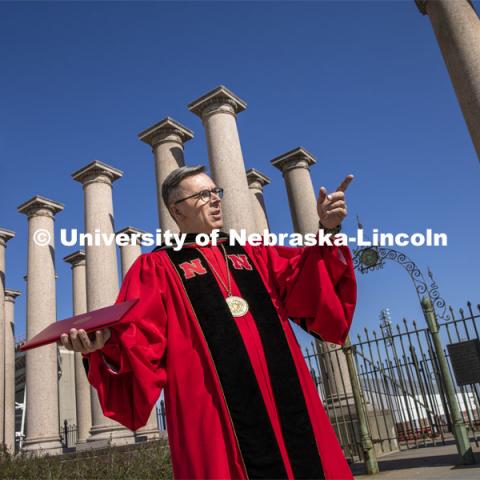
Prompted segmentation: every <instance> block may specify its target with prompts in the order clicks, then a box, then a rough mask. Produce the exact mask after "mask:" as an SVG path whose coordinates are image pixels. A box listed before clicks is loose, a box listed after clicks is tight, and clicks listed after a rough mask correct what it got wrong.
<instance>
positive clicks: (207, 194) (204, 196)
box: [174, 187, 223, 205]
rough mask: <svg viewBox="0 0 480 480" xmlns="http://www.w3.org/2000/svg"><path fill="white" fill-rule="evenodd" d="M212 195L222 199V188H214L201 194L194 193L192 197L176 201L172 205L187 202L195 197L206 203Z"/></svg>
mask: <svg viewBox="0 0 480 480" xmlns="http://www.w3.org/2000/svg"><path fill="white" fill-rule="evenodd" d="M212 193H214V194H215V195H216V196H217V197H219V198H222V197H223V188H220V187H215V188H212V189H211V190H202V191H201V192H198V193H194V194H193V195H190V196H188V197H185V198H182V199H181V200H177V201H176V202H174V205H177V204H178V203H180V202H183V201H185V200H188V199H189V198H196V197H197V198H199V199H200V200H201V201H202V202H208V201H209V200H210V198H211V197H212Z"/></svg>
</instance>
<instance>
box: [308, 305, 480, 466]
mask: <svg viewBox="0 0 480 480" xmlns="http://www.w3.org/2000/svg"><path fill="white" fill-rule="evenodd" d="M479 319H480V306H479V305H477V307H476V311H474V310H473V308H472V305H471V303H470V302H469V303H468V304H467V309H466V310H463V309H460V310H459V312H458V314H455V312H454V311H453V309H451V308H450V318H448V320H444V321H442V322H440V323H438V331H439V335H440V338H441V340H442V343H443V345H444V346H445V348H444V351H443V353H444V355H445V357H446V359H447V363H448V370H449V373H450V375H451V377H452V378H453V383H454V401H456V402H457V404H458V407H459V409H460V412H461V415H462V418H463V420H464V422H465V424H466V426H467V428H468V433H469V435H470V436H471V437H473V439H474V441H475V442H476V443H477V445H478V441H477V434H478V432H479V430H480V395H479V394H480V383H478V381H479V380H478V379H477V378H476V377H475V375H470V378H471V379H472V382H473V381H474V383H471V384H466V385H465V384H460V385H459V384H458V383H457V377H456V375H455V374H457V375H458V374H459V369H460V370H462V368H463V369H468V368H470V369H471V368H474V366H473V365H472V364H470V365H469V364H468V361H469V359H468V357H466V358H464V359H463V363H464V365H463V366H462V364H461V361H460V364H459V362H458V361H455V362H454V363H456V365H454V364H453V363H452V358H451V354H450V351H452V352H455V351H457V352H458V350H459V349H460V350H464V349H465V348H464V346H466V345H467V344H468V345H469V347H471V348H474V347H475V348H478V351H479V352H480V347H479V346H480V337H479V334H478V330H479V328H478V326H479V325H478V323H479ZM419 323H420V322H416V321H413V322H411V323H409V322H407V321H406V320H405V319H404V320H403V321H402V322H401V323H400V324H398V325H387V326H386V327H387V328H381V329H379V331H370V330H368V329H365V330H364V332H363V334H362V335H358V336H357V338H356V339H355V340H354V339H353V338H352V339H351V343H352V347H351V348H352V352H353V356H354V358H355V368H356V375H357V377H358V379H359V384H360V389H361V393H362V396H363V406H362V408H363V409H364V412H365V414H366V418H367V427H368V431H369V434H370V437H371V440H372V442H373V445H374V448H375V452H376V454H377V455H378V454H384V453H387V452H390V451H394V450H399V449H405V448H412V447H419V446H425V445H437V444H444V443H445V441H446V439H447V438H451V434H452V418H451V417H452V416H451V412H450V408H449V398H447V394H448V392H447V389H446V388H445V378H444V377H445V374H444V372H443V371H442V369H441V368H440V365H439V358H438V351H437V350H436V349H435V346H434V343H433V342H432V332H431V331H430V329H429V328H428V327H427V326H426V323H425V322H422V324H421V325H419ZM384 327H385V325H384ZM472 344H473V345H472ZM462 354H464V353H462ZM457 356H458V354H457ZM471 358H473V357H471ZM305 359H306V361H307V364H308V366H309V368H310V371H311V374H312V377H313V379H314V381H315V384H316V386H317V390H318V393H319V395H320V397H321V398H322V401H323V403H324V405H325V408H326V410H327V413H328V415H329V417H330V420H331V422H332V425H333V426H334V428H335V430H336V432H337V435H338V438H339V440H340V443H341V444H342V446H343V449H344V452H345V455H346V456H347V458H350V459H351V460H352V461H355V460H365V459H364V451H363V449H362V443H361V438H360V433H359V432H360V429H359V419H358V417H359V416H358V412H357V408H358V405H356V404H355V402H354V397H353V391H352V381H351V378H350V375H349V373H348V368H347V361H346V356H345V351H344V349H343V348H341V347H339V346H337V345H333V344H326V343H320V342H316V343H312V345H311V347H310V348H307V349H306V351H305ZM454 367H456V371H455V368H454ZM470 373H471V372H470ZM450 400H451V399H450Z"/></svg>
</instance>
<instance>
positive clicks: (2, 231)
mask: <svg viewBox="0 0 480 480" xmlns="http://www.w3.org/2000/svg"><path fill="white" fill-rule="evenodd" d="M13 237H15V232H14V231H13V230H8V229H7V228H1V227H0V245H1V246H2V247H5V246H6V245H7V242H8V241H9V240H11V239H12V238H13Z"/></svg>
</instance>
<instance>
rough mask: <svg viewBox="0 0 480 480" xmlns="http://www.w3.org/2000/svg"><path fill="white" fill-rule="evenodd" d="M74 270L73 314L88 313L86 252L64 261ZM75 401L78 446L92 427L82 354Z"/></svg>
mask: <svg viewBox="0 0 480 480" xmlns="http://www.w3.org/2000/svg"><path fill="white" fill-rule="evenodd" d="M63 260H64V261H65V262H67V263H69V264H70V265H71V268H72V301H73V314H74V315H81V314H82V313H85V312H86V311H87V283H86V260H85V252H83V251H77V252H74V253H72V254H70V255H67V256H66V257H65V258H64V259H63ZM75 399H76V413H77V444H80V443H84V442H86V441H87V438H88V436H89V432H90V428H91V427H92V410H91V395H90V384H89V383H88V379H87V375H86V373H85V368H84V367H83V362H82V354H81V353H75Z"/></svg>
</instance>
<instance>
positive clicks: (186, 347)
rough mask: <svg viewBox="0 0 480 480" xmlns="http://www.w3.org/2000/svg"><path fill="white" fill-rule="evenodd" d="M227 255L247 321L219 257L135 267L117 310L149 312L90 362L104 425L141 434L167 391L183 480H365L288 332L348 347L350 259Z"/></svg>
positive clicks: (212, 252)
mask: <svg viewBox="0 0 480 480" xmlns="http://www.w3.org/2000/svg"><path fill="white" fill-rule="evenodd" d="M224 245H225V247H226V252H227V254H228V258H229V267H230V272H231V288H232V293H233V295H238V296H241V297H243V298H246V299H247V300H248V301H249V311H248V312H247V313H246V314H245V315H244V316H242V317H233V316H232V315H231V314H230V312H229V310H228V307H227V306H226V302H225V301H224V298H225V297H226V291H225V289H224V287H223V286H222V284H221V282H218V280H217V279H216V275H220V276H221V278H222V279H223V281H224V283H226V279H227V271H226V268H225V257H224V252H223V250H222V249H221V248H220V247H219V246H207V247H197V248H193V247H184V248H183V249H182V250H181V251H180V252H174V251H173V249H159V250H156V251H154V252H152V253H148V254H143V255H141V256H140V257H139V258H138V259H137V260H136V262H135V263H134V264H133V266H132V267H131V269H130V270H129V272H128V274H127V276H126V277H125V280H124V282H123V285H122V288H121V291H120V294H119V296H118V300H117V302H121V301H124V300H128V299H133V298H138V299H139V301H138V302H137V304H136V305H135V306H134V307H133V308H132V309H131V310H130V311H129V312H128V314H127V315H126V316H125V317H124V318H123V319H122V320H121V323H120V324H117V326H115V327H114V328H112V337H111V339H110V340H109V341H108V342H107V344H106V345H105V347H104V348H103V349H102V351H97V352H94V353H92V354H89V355H88V359H89V370H88V379H89V381H90V383H91V384H92V385H93V386H94V387H95V388H96V389H97V392H98V397H99V400H100V404H101V406H102V409H103V412H104V414H105V415H106V416H107V417H110V418H113V419H114V420H116V421H118V422H120V423H121V424H123V425H125V426H126V427H128V428H129V429H131V430H137V429H138V428H140V427H142V426H143V425H145V424H146V422H147V420H148V417H149V415H150V412H151V410H152V408H153V407H154V405H155V403H156V401H157V399H158V397H159V395H160V392H161V390H162V388H163V389H164V393H165V405H166V414H167V428H168V440H169V444H170V449H171V457H172V464H173V470H174V477H175V479H177V480H180V479H231V478H232V479H233V478H235V479H246V478H252V479H253V478H288V479H294V478H295V479H297V478H326V479H351V478H353V477H352V474H351V471H350V469H349V467H348V464H347V462H346V460H345V457H344V455H343V452H342V450H341V447H340V445H339V443H338V440H337V438H336V435H335V432H334V430H333V428H332V426H331V424H330V422H329V419H328V416H327V414H326V412H325V410H324V408H323V405H322V404H321V401H320V398H319V395H318V392H317V390H316V388H315V385H314V382H313V380H312V378H311V375H310V373H309V371H308V368H307V365H306V363H305V360H304V358H303V355H302V352H301V349H300V347H299V345H298V342H297V340H296V337H295V335H294V333H293V330H292V327H291V325H290V323H289V320H288V319H289V318H290V319H292V320H294V321H295V322H297V323H298V324H299V325H301V326H302V327H303V328H304V329H305V330H306V331H308V332H310V333H312V334H314V335H317V336H319V337H321V338H322V339H323V340H325V341H327V342H332V343H336V344H343V342H344V341H345V339H346V337H347V334H348V331H349V328H350V325H351V321H352V316H353V311H354V307H355V302H356V282H355V276H354V270H353V265H352V258H351V254H350V251H349V249H348V247H319V246H313V247H303V248H290V247H266V246H251V245H246V246H244V247H240V246H238V245H236V246H228V243H227V242H226V243H224ZM195 247H196V246H195ZM199 249H200V250H201V252H200V251H199ZM212 267H213V268H212ZM213 270H215V271H216V273H215V272H214V271H213ZM109 367H111V368H109Z"/></svg>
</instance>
